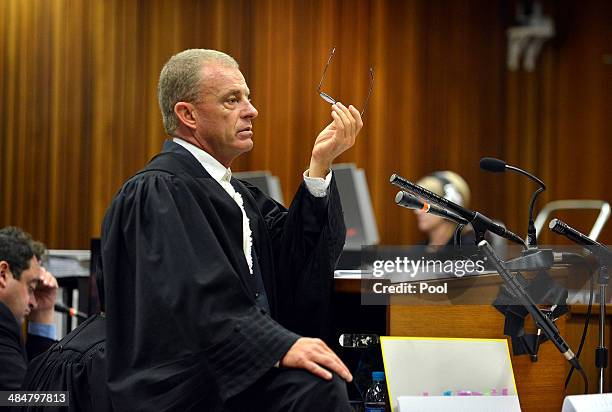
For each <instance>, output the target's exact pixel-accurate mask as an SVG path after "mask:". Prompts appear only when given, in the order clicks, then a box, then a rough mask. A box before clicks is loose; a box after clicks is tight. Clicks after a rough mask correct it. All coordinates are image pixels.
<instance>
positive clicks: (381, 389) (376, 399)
mask: <svg viewBox="0 0 612 412" xmlns="http://www.w3.org/2000/svg"><path fill="white" fill-rule="evenodd" d="M364 406H365V412H385V411H386V410H387V389H386V385H385V373H384V372H372V385H370V387H369V388H368V390H367V391H366V395H365V402H364Z"/></svg>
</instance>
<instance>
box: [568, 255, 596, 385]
mask: <svg viewBox="0 0 612 412" xmlns="http://www.w3.org/2000/svg"><path fill="white" fill-rule="evenodd" d="M581 264H582V265H584V266H585V267H586V269H587V271H588V273H589V274H590V275H591V276H590V277H589V284H590V287H591V291H590V293H589V306H588V307H587V314H586V319H585V321H584V328H583V329H582V337H581V338H580V345H579V346H578V351H577V352H576V358H578V359H580V354H581V353H582V348H583V346H584V342H585V340H586V335H587V330H588V329H589V323H590V321H591V312H592V309H593V295H594V289H595V281H594V280H593V277H594V275H595V271H594V270H593V268H592V267H591V265H589V264H588V263H587V262H584V261H583V262H581ZM574 369H575V368H574V367H573V366H572V367H571V368H570V370H569V372H568V373H567V377H566V378H565V386H564V388H565V390H566V391H567V385H569V382H570V380H571V379H572V374H573V373H574ZM587 385H588V384H587ZM587 388H588V386H587ZM587 393H588V392H585V395H586V394H587Z"/></svg>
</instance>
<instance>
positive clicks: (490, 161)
mask: <svg viewBox="0 0 612 412" xmlns="http://www.w3.org/2000/svg"><path fill="white" fill-rule="evenodd" d="M480 168H481V169H482V170H486V171H487V172H493V173H503V172H505V171H506V170H512V171H513V172H517V173H520V174H522V175H524V176H527V177H528V178H529V179H531V180H533V181H534V182H536V183H537V184H538V185H539V186H540V187H539V188H538V189H537V190H536V191H535V192H534V193H533V195H531V201H530V202H529V223H528V226H527V246H528V247H530V248H535V247H537V246H538V242H537V240H536V237H537V233H536V228H535V225H534V223H533V207H534V205H535V201H536V199H537V197H538V195H539V194H540V193H542V192H543V191H545V190H546V185H545V184H544V182H543V181H541V180H540V179H538V178H537V177H536V176H534V175H532V174H531V173H529V172H528V171H526V170H523V169H521V168H518V167H515V166H510V165H508V164H506V162H504V161H503V160H500V159H496V158H494V157H483V158H482V159H480Z"/></svg>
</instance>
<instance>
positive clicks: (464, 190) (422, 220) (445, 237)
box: [415, 170, 475, 246]
mask: <svg viewBox="0 0 612 412" xmlns="http://www.w3.org/2000/svg"><path fill="white" fill-rule="evenodd" d="M417 184H418V185H420V186H423V187H424V188H425V189H428V190H430V191H432V192H434V193H435V194H437V195H439V196H442V197H444V198H445V199H447V200H450V201H451V202H454V203H457V204H458V205H460V206H463V207H466V208H467V207H469V203H470V188H469V186H468V184H467V183H466V181H465V180H464V179H463V178H462V177H461V176H459V175H458V174H457V173H455V172H451V171H450V170H445V171H439V172H434V173H431V174H429V175H427V176H425V177H423V178H422V179H421V180H419V181H418V182H417ZM415 213H416V215H417V219H418V227H419V230H420V231H421V232H424V233H425V234H426V235H427V241H426V242H425V244H427V245H428V246H444V245H448V246H452V245H454V238H453V235H454V233H455V229H456V227H457V225H456V224H455V223H454V222H451V221H450V220H446V219H443V218H441V217H439V216H435V215H432V214H429V213H425V212H422V211H420V210H417V211H416V212H415ZM474 239H475V238H474V231H473V230H471V227H469V226H468V227H467V228H464V229H463V231H462V233H461V244H462V245H473V244H474Z"/></svg>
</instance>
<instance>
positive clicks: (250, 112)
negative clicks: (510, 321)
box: [243, 102, 259, 119]
mask: <svg viewBox="0 0 612 412" xmlns="http://www.w3.org/2000/svg"><path fill="white" fill-rule="evenodd" d="M258 114H259V112H258V111H257V109H256V108H255V106H253V103H251V102H248V106H247V107H246V108H245V111H244V113H243V116H244V117H248V118H251V119H254V118H256V117H257V115H258Z"/></svg>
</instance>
